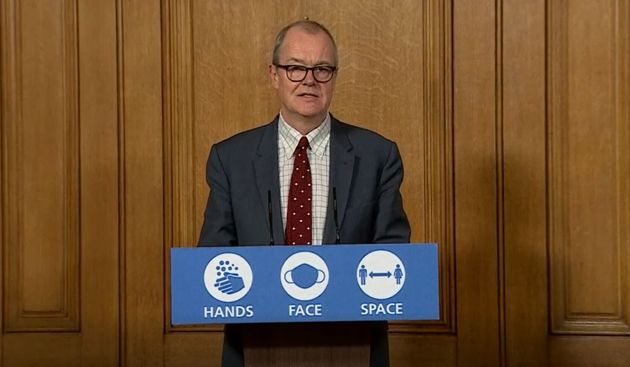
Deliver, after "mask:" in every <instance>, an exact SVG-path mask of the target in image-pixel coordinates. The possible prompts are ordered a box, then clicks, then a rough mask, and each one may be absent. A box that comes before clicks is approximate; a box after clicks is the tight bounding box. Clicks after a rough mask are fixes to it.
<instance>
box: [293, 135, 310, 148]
mask: <svg viewBox="0 0 630 367" xmlns="http://www.w3.org/2000/svg"><path fill="white" fill-rule="evenodd" d="M306 148H308V138H307V137H306V136H303V137H302V138H301V139H300V142H299V143H298V145H297V147H296V148H295V151H296V152H299V151H300V150H305V149H306Z"/></svg>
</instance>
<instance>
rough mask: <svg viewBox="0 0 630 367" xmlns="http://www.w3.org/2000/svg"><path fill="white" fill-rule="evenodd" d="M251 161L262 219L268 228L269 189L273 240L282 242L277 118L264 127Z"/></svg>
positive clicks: (276, 242)
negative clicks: (263, 210) (262, 210)
mask: <svg viewBox="0 0 630 367" xmlns="http://www.w3.org/2000/svg"><path fill="white" fill-rule="evenodd" d="M252 163H253V166H254V175H255V177H256V186H257V188H258V194H259V196H260V202H261V203H262V204H263V208H265V217H264V220H265V222H267V228H269V223H268V221H269V215H268V213H269V192H270V191H271V205H272V208H271V210H272V217H273V237H274V242H275V244H282V243H284V233H283V230H282V227H283V222H282V209H281V207H280V181H279V180H280V179H279V177H278V119H277V118H276V120H275V121H274V122H272V123H271V124H269V125H267V127H266V128H265V129H264V132H263V135H262V137H261V139H260V143H259V145H258V149H257V150H256V156H255V158H254V160H253V162H252Z"/></svg>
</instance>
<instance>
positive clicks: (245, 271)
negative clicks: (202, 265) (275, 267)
mask: <svg viewBox="0 0 630 367" xmlns="http://www.w3.org/2000/svg"><path fill="white" fill-rule="evenodd" d="M223 260H227V261H229V262H230V264H234V265H236V266H237V267H238V270H237V271H236V272H237V273H238V275H239V276H241V277H242V278H243V285H244V286H245V287H244V288H243V289H241V290H240V291H238V292H236V293H232V294H226V293H223V292H221V291H220V290H218V289H217V287H215V286H214V283H216V281H217V279H219V277H218V276H217V269H216V268H217V266H221V265H219V262H220V261H223ZM203 282H204V284H205V285H206V289H207V290H208V293H210V295H211V296H212V297H214V298H216V299H218V300H219V301H222V302H234V301H238V300H239V299H241V298H243V297H245V295H246V294H247V292H249V290H250V288H251V287H252V282H253V274H252V268H251V267H250V266H249V263H248V262H247V260H245V259H244V258H242V257H241V256H239V255H237V254H233V253H229V252H228V253H223V254H219V255H217V256H215V257H213V258H212V260H210V262H209V263H208V265H206V270H205V271H204V273H203Z"/></svg>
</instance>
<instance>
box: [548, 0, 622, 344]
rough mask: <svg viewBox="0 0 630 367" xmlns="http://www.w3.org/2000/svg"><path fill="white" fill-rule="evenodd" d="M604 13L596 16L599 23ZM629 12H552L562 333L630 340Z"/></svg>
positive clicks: (554, 295) (552, 152) (556, 261)
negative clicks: (619, 336) (623, 336)
mask: <svg viewBox="0 0 630 367" xmlns="http://www.w3.org/2000/svg"><path fill="white" fill-rule="evenodd" d="M594 15H596V16H594ZM627 15H628V5H627V2H625V1H600V2H592V1H571V2H565V1H559V2H553V3H550V5H549V15H548V16H549V32H550V33H549V37H550V38H549V44H550V48H549V59H548V60H549V78H548V82H549V87H548V88H549V122H548V139H549V140H548V152H549V156H548V167H549V177H548V185H549V190H548V192H549V220H550V223H549V230H550V241H551V242H550V247H551V248H550V254H551V275H552V285H551V287H552V288H551V302H552V304H551V305H552V311H553V313H552V317H553V323H552V325H553V330H554V331H556V332H561V333H604V334H606V333H623V334H629V333H630V325H629V324H628V314H629V312H630V304H629V303H628V298H629V296H630V287H629V285H630V282H629V279H628V266H629V265H630V264H628V253H629V250H630V242H629V241H628V238H629V235H628V234H629V228H630V226H628V220H629V216H628V212H629V210H630V199H629V197H630V191H628V180H629V178H628V172H629V171H628V164H627V163H628V160H629V156H628V141H630V135H628V119H627V116H628V108H629V106H628V95H627V85H628V84H629V83H630V79H628V75H627V60H628V55H629V54H628V52H629V50H628V47H627V36H628V29H629V28H628V22H629V20H628V16H627Z"/></svg>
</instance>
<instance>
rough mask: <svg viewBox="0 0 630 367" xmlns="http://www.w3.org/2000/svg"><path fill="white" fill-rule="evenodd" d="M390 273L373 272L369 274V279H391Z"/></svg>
mask: <svg viewBox="0 0 630 367" xmlns="http://www.w3.org/2000/svg"><path fill="white" fill-rule="evenodd" d="M391 276H392V273H391V272H390V271H387V273H375V272H373V271H371V272H370V278H374V277H388V278H389V277H391Z"/></svg>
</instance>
